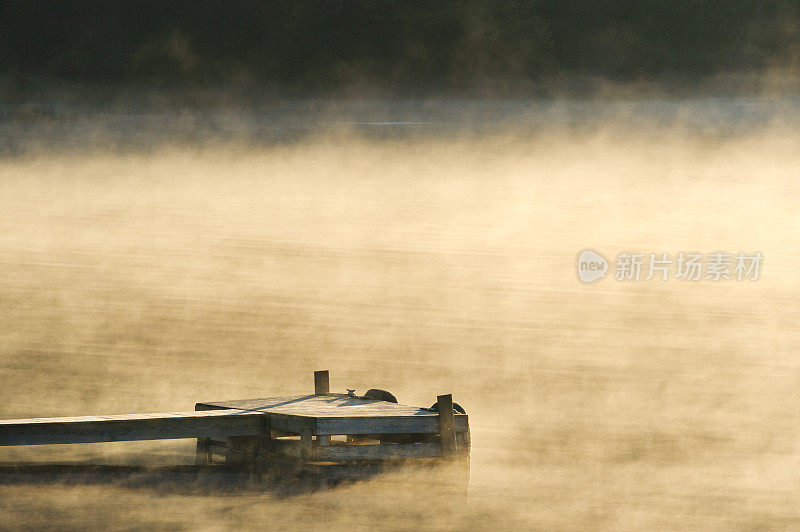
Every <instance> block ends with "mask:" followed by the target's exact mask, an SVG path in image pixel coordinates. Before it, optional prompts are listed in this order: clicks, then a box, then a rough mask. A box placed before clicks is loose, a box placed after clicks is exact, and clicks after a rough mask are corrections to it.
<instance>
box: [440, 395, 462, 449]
mask: <svg viewBox="0 0 800 532" xmlns="http://www.w3.org/2000/svg"><path fill="white" fill-rule="evenodd" d="M436 404H437V406H438V408H439V432H440V434H441V437H442V458H444V459H445V460H452V459H453V458H455V456H456V450H457V448H456V428H455V426H456V424H455V415H454V414H453V396H452V395H450V394H447V395H439V396H438V397H437V400H436Z"/></svg>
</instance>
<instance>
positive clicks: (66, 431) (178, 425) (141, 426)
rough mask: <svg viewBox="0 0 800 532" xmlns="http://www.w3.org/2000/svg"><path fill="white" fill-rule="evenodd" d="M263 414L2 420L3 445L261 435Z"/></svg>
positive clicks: (195, 413)
mask: <svg viewBox="0 0 800 532" xmlns="http://www.w3.org/2000/svg"><path fill="white" fill-rule="evenodd" d="M262 416H263V414H262V413H260V412H253V411H245V410H233V409H231V410H207V411H193V412H164V413H148V414H119V415H111V416H77V417H60V418H33V419H5V420H0V446H9V445H50V444H69V443H100V442H114V441H137V440H162V439H181V438H219V439H223V438H227V437H230V436H234V435H236V436H257V435H259V431H260V429H261V419H260V418H261V417H262Z"/></svg>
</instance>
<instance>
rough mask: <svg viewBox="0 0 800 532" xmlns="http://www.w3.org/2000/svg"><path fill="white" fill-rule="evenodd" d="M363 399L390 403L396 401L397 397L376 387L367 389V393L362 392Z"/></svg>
mask: <svg viewBox="0 0 800 532" xmlns="http://www.w3.org/2000/svg"><path fill="white" fill-rule="evenodd" d="M364 399H376V400H378V401H388V402H390V403H396V402H397V397H395V396H394V395H392V394H391V393H390V392H387V391H386V390H379V389H377V388H373V389H371V390H367V393H365V394H364Z"/></svg>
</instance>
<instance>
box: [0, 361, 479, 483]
mask: <svg viewBox="0 0 800 532" xmlns="http://www.w3.org/2000/svg"><path fill="white" fill-rule="evenodd" d="M329 382H330V380H329V374H328V372H327V371H317V372H315V373H314V385H315V390H314V392H315V393H314V394H313V395H298V396H289V397H271V398H265V399H245V400H239V401H221V402H219V401H211V402H202V403H197V404H196V405H195V411H194V412H172V413H161V414H122V415H112V416H83V417H67V418H38V419H15V420H0V446H7V445H43V444H66V443H91V442H111V441H133V440H157V439H177V438H197V456H196V463H197V464H211V463H213V461H214V457H215V456H220V457H223V458H224V460H225V462H226V463H233V464H252V465H259V466H271V465H275V464H286V463H287V461H289V462H293V463H294V464H295V465H294V466H292V467H299V468H300V469H301V470H308V468H311V469H314V468H317V469H318V468H319V467H322V466H325V467H326V468H328V469H330V467H329V466H333V465H340V466H342V468H340V469H339V470H338V471H339V472H346V471H348V469H347V467H345V466H348V467H349V466H354V467H355V469H356V470H358V466H366V465H369V464H373V465H375V464H384V463H398V461H400V460H442V459H444V460H450V461H453V460H456V461H461V462H463V463H464V464H465V466H466V471H467V472H468V467H469V465H468V464H469V453H470V434H469V422H468V418H467V416H466V415H465V414H464V413H463V409H462V412H461V413H459V412H458V411H457V409H456V408H455V407H456V406H457V405H454V404H453V402H452V397H451V396H450V395H440V396H439V397H438V401H437V403H436V405H435V406H436V407H437V411H434V410H431V409H427V408H418V407H412V406H406V405H401V404H398V403H397V399H396V398H395V397H394V395H392V394H390V393H389V392H386V391H385V390H377V389H373V390H370V391H368V392H367V394H365V396H364V397H357V396H354V395H350V394H337V393H330V391H329V386H330V385H329ZM367 395H369V396H371V397H367ZM458 408H460V407H458ZM343 474H344V473H343Z"/></svg>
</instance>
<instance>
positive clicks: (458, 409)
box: [428, 403, 467, 415]
mask: <svg viewBox="0 0 800 532" xmlns="http://www.w3.org/2000/svg"><path fill="white" fill-rule="evenodd" d="M428 410H432V411H434V412H438V411H439V403H433V405H431V407H430V408H429V409H428ZM453 410H454V411H455V413H456V414H464V415H466V413H467V411H466V410H464V408H463V407H462V406H461V405H460V404H458V403H453Z"/></svg>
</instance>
